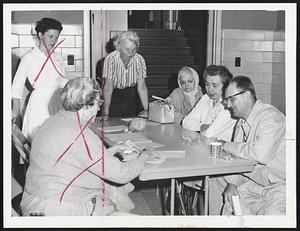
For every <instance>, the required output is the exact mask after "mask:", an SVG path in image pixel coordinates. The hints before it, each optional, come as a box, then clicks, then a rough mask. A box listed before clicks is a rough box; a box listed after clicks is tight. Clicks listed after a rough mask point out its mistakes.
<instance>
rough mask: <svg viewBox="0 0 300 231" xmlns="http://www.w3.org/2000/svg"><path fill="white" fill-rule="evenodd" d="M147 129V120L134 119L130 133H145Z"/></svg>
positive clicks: (130, 124) (131, 122)
mask: <svg viewBox="0 0 300 231" xmlns="http://www.w3.org/2000/svg"><path fill="white" fill-rule="evenodd" d="M145 127H146V120H145V119H142V118H134V119H133V120H131V121H130V122H129V130H130V131H143V130H144V129H145Z"/></svg>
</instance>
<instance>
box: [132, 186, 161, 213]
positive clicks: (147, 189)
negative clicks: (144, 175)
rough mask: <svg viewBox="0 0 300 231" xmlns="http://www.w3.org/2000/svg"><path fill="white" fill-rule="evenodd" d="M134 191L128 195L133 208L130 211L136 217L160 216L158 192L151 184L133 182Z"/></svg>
mask: <svg viewBox="0 0 300 231" xmlns="http://www.w3.org/2000/svg"><path fill="white" fill-rule="evenodd" d="M133 184H134V185H135V189H134V191H133V192H131V193H130V194H129V196H130V198H131V199H132V201H133V203H134V204H135V208H134V209H133V210H132V211H131V212H132V213H134V214H137V215H162V214H163V213H162V207H161V202H160V196H159V191H158V190H157V185H156V184H155V183H153V182H139V181H134V182H133Z"/></svg>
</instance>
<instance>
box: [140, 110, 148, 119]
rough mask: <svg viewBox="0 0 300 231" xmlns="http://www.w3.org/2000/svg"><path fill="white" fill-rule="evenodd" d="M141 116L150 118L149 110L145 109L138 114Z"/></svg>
mask: <svg viewBox="0 0 300 231" xmlns="http://www.w3.org/2000/svg"><path fill="white" fill-rule="evenodd" d="M138 116H139V117H143V118H148V111H147V110H144V111H141V112H140V113H139V114H138Z"/></svg>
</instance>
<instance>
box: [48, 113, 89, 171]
mask: <svg viewBox="0 0 300 231" xmlns="http://www.w3.org/2000/svg"><path fill="white" fill-rule="evenodd" d="M93 117H94V116H92V117H91V118H90V119H89V121H88V122H87V123H86V125H84V127H83V129H82V130H81V131H80V133H79V135H78V136H77V137H76V138H75V139H74V140H73V142H72V143H71V144H70V145H69V146H68V147H67V148H66V150H65V151H64V152H63V153H62V154H61V155H60V156H59V158H58V159H57V160H56V162H55V164H54V166H55V165H56V164H57V163H58V161H60V159H61V158H62V157H63V156H64V155H65V154H66V153H67V151H68V150H69V149H70V148H71V146H72V145H73V144H74V143H75V141H76V140H77V139H78V138H79V136H80V135H81V134H82V132H83V131H84V130H85V129H86V127H87V126H88V124H89V123H90V121H91V120H92V118H93Z"/></svg>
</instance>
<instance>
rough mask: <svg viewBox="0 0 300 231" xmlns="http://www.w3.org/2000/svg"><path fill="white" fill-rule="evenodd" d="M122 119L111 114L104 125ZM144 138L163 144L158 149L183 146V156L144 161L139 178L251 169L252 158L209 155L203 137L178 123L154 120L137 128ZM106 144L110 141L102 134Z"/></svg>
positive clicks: (159, 177)
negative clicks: (157, 122) (214, 156)
mask: <svg viewBox="0 0 300 231" xmlns="http://www.w3.org/2000/svg"><path fill="white" fill-rule="evenodd" d="M122 124H125V125H126V123H125V122H123V121H121V120H120V119H117V118H114V119H109V120H108V121H105V122H104V125H103V126H104V127H106V126H115V125H122ZM139 134H141V135H142V136H144V137H145V138H148V139H150V140H152V141H154V142H157V143H160V144H163V145H164V146H162V147H159V148H157V149H158V150H177V149H178V150H185V151H186V155H185V158H167V159H166V160H165V161H164V162H162V163H161V164H159V165H157V164H145V169H144V170H143V172H142V173H141V175H140V176H139V179H140V180H142V181H147V180H157V179H170V178H182V177H193V176H207V175H217V174H231V173H242V172H250V171H252V170H253V169H254V166H255V164H256V163H255V162H254V161H250V160H246V159H235V160H223V159H217V160H214V159H211V157H210V153H209V147H208V146H207V145H206V144H205V142H204V141H205V137H203V136H201V135H200V134H199V133H196V132H193V131H189V130H186V129H184V128H182V126H180V125H177V124H164V125H161V124H155V123H153V122H151V123H149V125H147V126H146V128H145V130H144V131H143V132H139ZM183 136H185V137H200V139H199V140H198V141H197V142H188V141H185V140H184V139H182V137H183ZM104 142H105V143H106V144H108V145H109V146H110V145H113V142H111V141H110V140H109V139H106V138H105V134H104Z"/></svg>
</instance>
